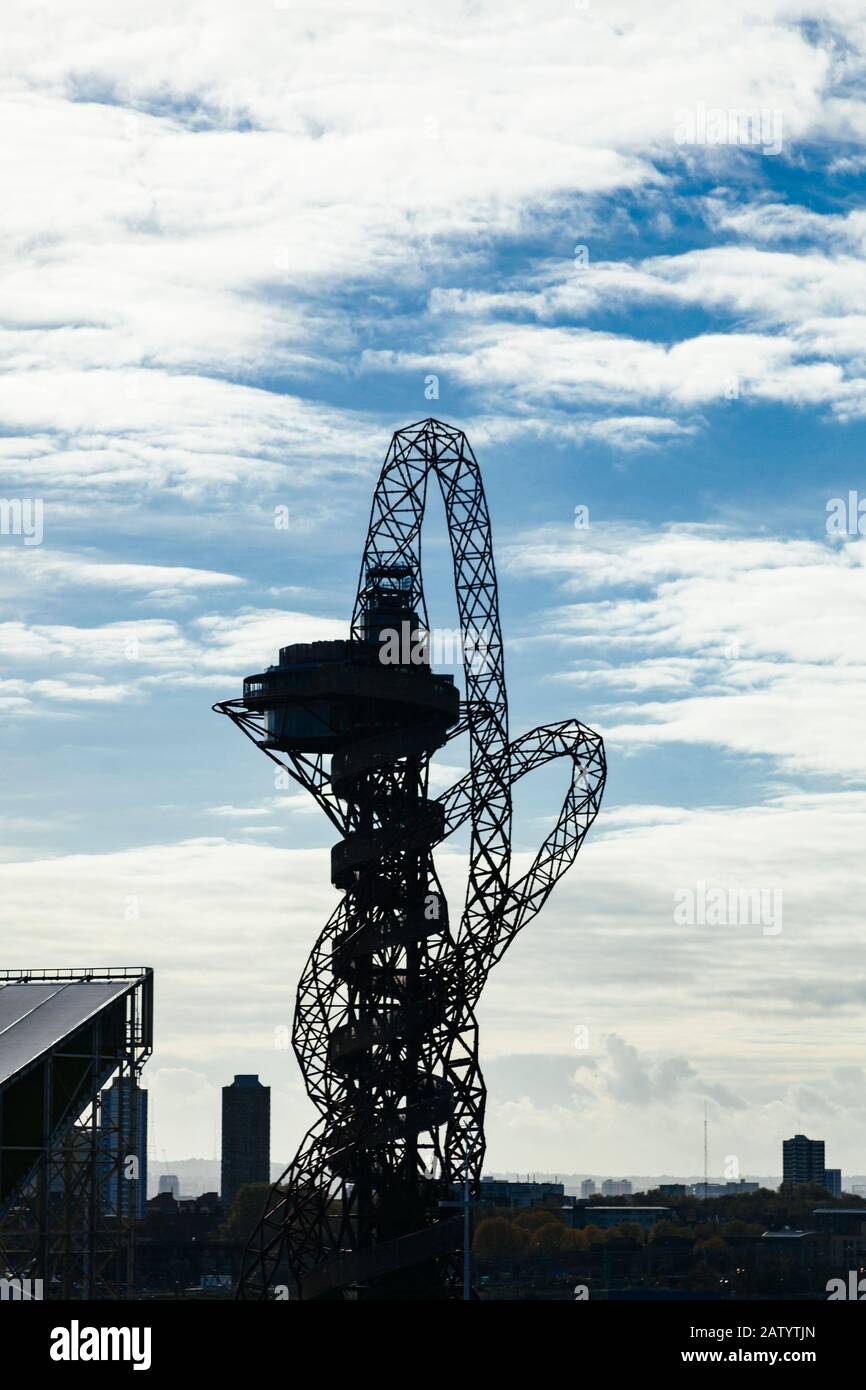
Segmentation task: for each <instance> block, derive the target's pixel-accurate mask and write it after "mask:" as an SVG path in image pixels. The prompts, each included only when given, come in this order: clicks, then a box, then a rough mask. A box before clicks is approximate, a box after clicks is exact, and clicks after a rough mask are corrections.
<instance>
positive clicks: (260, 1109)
mask: <svg viewBox="0 0 866 1390" xmlns="http://www.w3.org/2000/svg"><path fill="white" fill-rule="evenodd" d="M270 1177H271V1088H270V1086H263V1085H262V1083H261V1082H260V1081H259V1078H258V1077H257V1076H248V1075H246V1076H245V1075H241V1076H236V1077H235V1079H234V1081H233V1082H232V1084H231V1086H223V1136H222V1174H221V1180H220V1196H221V1197H222V1200H223V1203H224V1204H225V1206H227V1207H229V1206H231V1203H232V1201H233V1200H234V1196H235V1193H236V1192H237V1190H238V1188H239V1187H243V1186H245V1184H247V1183H253V1182H269V1181H270Z"/></svg>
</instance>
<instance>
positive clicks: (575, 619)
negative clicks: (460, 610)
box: [506, 518, 866, 781]
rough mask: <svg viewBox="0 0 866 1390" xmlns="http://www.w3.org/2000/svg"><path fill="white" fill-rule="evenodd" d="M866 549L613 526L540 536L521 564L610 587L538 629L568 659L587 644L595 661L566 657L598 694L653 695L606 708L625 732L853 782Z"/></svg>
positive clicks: (618, 733) (622, 739)
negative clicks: (566, 536) (566, 539)
mask: <svg viewBox="0 0 866 1390" xmlns="http://www.w3.org/2000/svg"><path fill="white" fill-rule="evenodd" d="M816 520H817V518H816ZM864 555H866V546H864V544H863V543H862V542H861V541H854V542H850V543H847V544H845V545H843V546H841V547H838V548H837V547H834V546H831V545H830V544H829V543H821V542H819V541H805V540H802V541H797V540H782V539H778V538H775V537H749V536H743V535H739V534H736V533H734V532H731V531H727V530H725V529H724V528H713V527H709V526H704V527H682V528H670V529H665V530H663V531H658V532H647V531H644V530H639V529H637V528H635V529H630V528H617V527H612V526H600V527H595V528H593V530H592V531H591V532H586V533H583V532H582V533H579V534H576V535H575V537H574V539H573V540H572V541H571V542H570V543H566V544H563V542H562V540H561V539H560V538H559V537H558V536H557V537H556V538H554V537H553V536H550V535H547V534H546V533H542V534H540V535H537V536H535V537H532V536H527V537H525V538H524V539H523V541H522V542H521V543H520V544H518V545H515V546H513V547H511V548H510V550H509V551H508V553H507V556H506V563H507V564H509V566H510V567H511V568H512V569H514V570H516V571H519V572H521V573H529V574H544V575H547V576H549V577H551V578H554V579H559V580H560V581H561V582H562V583H563V584H564V585H565V586H566V588H568V587H571V588H575V589H580V590H582V591H585V592H590V593H592V592H593V591H595V595H596V596H594V599H593V601H592V602H580V603H577V604H570V605H565V606H564V607H562V608H558V609H556V610H554V611H552V612H551V613H549V614H548V615H547V616H546V618H544V619H543V621H542V622H541V624H540V627H539V626H536V630H535V631H534V632H533V633H532V634H530V636H529V638H528V639H524V640H531V641H533V642H534V643H540V644H541V645H543V646H547V647H549V646H550V644H551V642H556V643H558V644H561V645H560V648H559V650H560V652H561V653H562V655H563V656H564V655H565V654H566V653H567V651H568V646H569V645H570V644H573V645H574V648H575V650H576V652H577V653H578V654H579V657H578V660H577V662H576V663H575V665H574V668H573V670H569V669H568V668H567V667H565V666H564V665H563V664H562V662H561V661H560V663H559V664H560V674H561V676H562V679H564V680H568V681H572V682H573V683H575V684H578V685H580V686H581V687H582V688H587V687H589V688H590V689H592V690H594V691H595V692H596V698H598V692H599V691H600V690H601V691H604V692H605V694H606V696H607V697H609V696H610V695H611V694H613V695H614V696H615V695H616V694H617V693H618V694H619V695H620V696H622V695H623V694H636V695H637V696H639V697H641V698H640V699H639V701H633V702H630V703H623V701H622V699H621V698H620V699H619V700H617V702H616V703H610V704H607V705H606V707H605V708H604V710H603V712H602V715H601V717H599V716H594V717H593V722H594V723H596V724H597V725H598V726H599V728H600V731H601V732H602V733H604V734H605V736H606V737H607V738H608V740H609V741H611V742H614V743H616V744H619V745H621V746H629V747H631V748H634V747H636V746H640V745H644V746H646V745H650V744H656V745H662V744H666V743H693V744H704V745H707V746H715V747H719V748H724V749H728V750H730V751H732V752H735V753H738V754H740V755H743V756H763V757H769V758H771V759H774V760H775V761H776V762H777V764H778V766H779V767H780V768H781V769H784V770H785V771H787V772H789V773H790V772H794V773H809V774H815V773H817V774H823V775H826V776H832V777H834V778H842V779H844V780H846V781H847V780H852V779H853V780H859V779H862V778H863V777H864V776H866V754H864V752H863V745H862V739H861V738H860V736H859V733H858V729H859V726H860V722H861V714H860V711H861V708H862V692H863V684H864V679H866V667H864V664H863V660H862V651H861V645H862V644H861V642H860V637H859V633H860V629H861V626H862V613H863V609H864V604H866V564H864ZM638 586H648V588H649V593H648V594H643V593H642V594H640V595H636V594H635V593H634V590H635V589H636V588H637V587H638ZM599 591H602V592H601V593H599ZM604 591H607V592H604ZM828 616H829V617H831V618H832V621H828ZM599 650H600V651H601V652H602V653H603V655H602V656H601V658H600V657H599V656H598V655H596V653H597V652H598V651H599ZM662 693H665V694H666V695H667V698H665V699H661V698H658V697H659V696H660V695H661V694H662ZM651 695H655V696H656V698H655V699H653V698H648V697H649V696H651Z"/></svg>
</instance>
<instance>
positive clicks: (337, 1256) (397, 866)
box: [214, 419, 605, 1298]
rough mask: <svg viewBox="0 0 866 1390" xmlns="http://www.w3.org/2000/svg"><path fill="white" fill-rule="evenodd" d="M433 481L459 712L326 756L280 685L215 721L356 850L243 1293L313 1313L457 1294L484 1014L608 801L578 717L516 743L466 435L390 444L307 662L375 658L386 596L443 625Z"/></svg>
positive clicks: (377, 715) (485, 527)
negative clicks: (455, 642)
mask: <svg viewBox="0 0 866 1390" xmlns="http://www.w3.org/2000/svg"><path fill="white" fill-rule="evenodd" d="M431 476H433V477H435V479H436V481H437V482H438V484H439V487H440V489H441V492H442V497H443V499H444V503H445V512H446V518H447V525H448V533H449V537H450V542H451V550H452V557H453V565H454V579H455V588H456V596H457V608H458V614H459V621H460V630H461V633H462V639H463V641H464V643H465V650H466V653H467V660H466V662H465V664H464V673H465V685H466V689H465V699H463V700H462V701H461V702H460V705H459V711H458V710H457V709H456V707H455V709H454V711H453V713H452V714H451V715H450V716H447V717H443V716H441V712H440V717H439V719H438V722H437V720H436V719H434V718H432V717H427V718H426V719H425V717H423V713H422V712H421V704H423V701H420V703H419V705H418V707H417V708H415V709H414V712H411V713H407V710H410V709H411V708H412V707H411V700H410V697H409V696H408V695H407V696H405V697H403V696H400V697H399V698H400V699H405V702H404V703H403V704H402V705H400V706H399V707H398V708H399V709H400V710H401V714H400V715H399V716H398V715H394V714H392V713H391V711H392V710H393V709H394V708H397V707H395V706H394V705H389V704H387V703H386V702H385V703H383V702H382V701H381V700H380V701H379V702H378V704H376V705H375V707H374V713H373V715H372V716H370V715H367V716H365V715H364V714H363V709H364V708H365V707H366V706H365V702H364V700H363V699H360V698H359V699H357V700H356V702H355V704H356V707H357V709H358V710H359V711H360V712H359V713H358V714H357V715H356V717H355V723H354V725H353V726H352V728H351V730H350V732H349V733H348V734H346V733H345V728H344V732H343V733H342V736H341V737H339V738H335V741H334V744H333V748H332V750H331V752H330V753H329V750H328V749H320V750H319V751H310V750H309V748H307V749H301V748H298V747H297V746H293V745H292V739H291V738H290V737H287V738H283V739H282V740H281V739H280V738H275V737H274V729H275V728H276V727H277V725H276V724H275V722H274V718H275V717H274V715H273V714H269V713H268V709H271V710H272V709H273V707H274V704H275V703H276V704H279V700H280V698H281V697H280V695H279V694H278V693H277V694H276V695H274V694H273V692H271V698H270V701H268V700H267V699H264V696H263V694H262V692H264V693H265V695H266V694H267V692H268V690H269V688H270V687H269V674H270V673H265V675H264V676H262V677H255V678H252V677H251V678H250V680H249V681H248V682H246V683H245V695H244V699H242V700H230V701H225V702H223V703H221V704H219V705H216V706H215V707H214V708H215V709H217V710H219V711H220V712H222V713H224V714H227V715H228V716H229V717H230V718H231V719H232V720H233V721H234V723H236V724H237V725H238V726H239V727H240V728H241V729H242V730H243V732H244V733H245V734H246V735H247V736H248V737H249V738H251V739H252V740H253V741H254V742H255V743H256V744H257V745H258V746H259V747H262V748H263V749H264V751H265V752H266V753H267V754H268V756H269V757H271V758H272V759H273V760H274V761H275V762H278V763H279V764H280V765H281V766H282V767H283V768H285V769H286V771H287V772H288V773H289V775H290V776H291V777H293V778H294V779H295V780H296V781H298V782H299V783H300V784H301V785H302V786H304V787H305V788H306V789H307V790H308V791H309V792H310V793H311V794H312V795H313V796H314V797H315V799H316V801H317V802H318V804H319V805H320V807H321V808H322V810H323V811H324V812H325V814H326V815H327V816H328V817H329V819H330V820H331V822H332V823H333V824H334V826H335V827H336V828H337V829H338V831H339V833H340V834H341V836H342V837H343V838H342V840H341V841H340V843H339V844H338V845H337V846H335V849H334V852H333V857H332V862H333V865H334V866H335V867H334V869H333V871H332V877H333V878H334V881H335V883H337V884H338V885H339V886H342V887H344V888H345V889H346V892H345V895H344V897H343V898H342V900H341V902H340V904H339V905H338V907H337V908H336V910H335V912H334V913H333V915H332V917H331V919H330V921H329V922H328V924H327V925H326V927H325V929H324V931H323V932H322V934H321V936H320V937H319V939H318V941H317V942H316V944H315V946H314V948H313V951H312V953H311V955H310V957H309V960H308V961H307V964H306V967H305V969H304V971H303V974H302V976H301V981H300V985H299V988H298V995H297V1005H296V1010H295V1022H294V1033H293V1042H294V1047H295V1052H296V1055H297V1058H298V1061H299V1063H300V1066H301V1070H302V1072H303V1076H304V1080H305V1084H306V1087H307V1091H308V1093H309V1095H310V1098H311V1099H312V1101H313V1102H314V1104H315V1105H316V1107H317V1109H318V1110H319V1112H320V1119H319V1120H318V1121H317V1123H316V1124H314V1126H313V1127H312V1128H311V1129H310V1131H309V1132H308V1134H307V1136H306V1138H305V1140H304V1142H303V1144H302V1146H301V1148H300V1150H299V1152H298V1154H297V1156H296V1158H295V1160H294V1162H293V1163H292V1164H291V1165H290V1167H289V1168H288V1169H287V1170H286V1172H285V1173H284V1174H283V1176H282V1177H281V1178H280V1180H279V1181H278V1182H277V1183H276V1184H275V1185H274V1187H273V1189H272V1191H271V1194H270V1197H269V1199H268V1202H267V1204H266V1208H265V1211H264V1214H263V1216H262V1219H261V1222H260V1224H259V1227H258V1229H257V1230H256V1232H255V1234H254V1236H253V1238H252V1240H251V1242H250V1245H249V1248H248V1250H247V1254H246V1259H245V1266H244V1272H243V1275H242V1278H241V1281H240V1285H239V1296H240V1297H242V1298H268V1297H274V1296H275V1290H276V1291H277V1292H276V1296H285V1294H284V1293H283V1289H282V1283H283V1281H285V1285H286V1291H287V1292H288V1294H289V1296H290V1297H301V1298H313V1297H323V1296H325V1297H343V1296H346V1291H347V1290H348V1289H349V1288H350V1287H352V1286H354V1290H355V1291H357V1290H358V1289H359V1288H360V1289H363V1290H365V1291H366V1296H372V1297H382V1298H387V1297H398V1298H411V1297H422V1298H430V1297H437V1296H446V1297H447V1296H451V1295H453V1294H454V1292H455V1290H456V1288H458V1287H459V1278H458V1267H457V1260H456V1253H455V1252H456V1247H457V1246H458V1245H459V1241H460V1235H459V1232H460V1226H461V1223H460V1221H459V1219H456V1220H455V1219H454V1217H453V1216H449V1215H448V1214H447V1212H445V1211H443V1210H441V1209H440V1203H442V1202H443V1201H447V1200H448V1199H449V1198H451V1197H453V1195H454V1189H455V1188H456V1187H457V1186H458V1185H459V1184H460V1183H461V1182H462V1181H463V1180H464V1179H465V1177H466V1176H468V1178H469V1180H470V1186H471V1187H472V1188H473V1189H474V1190H475V1191H476V1192H477V1187H478V1183H479V1180H480V1175H481V1165H482V1161H483V1156H484V1129H483V1122H484V1105H485V1088H484V1082H483V1078H482V1076H481V1071H480V1068H479V1064H478V1030H477V1025H476V1022H475V1013H474V1010H475V1006H476V1004H477V1001H478V997H479V995H480V993H481V990H482V988H483V985H484V982H485V980H486V978H487V975H488V973H489V971H490V969H491V967H492V966H493V965H494V963H495V962H496V961H497V960H499V959H500V958H501V956H502V955H503V954H504V952H505V951H506V949H507V948H508V946H509V944H510V943H511V941H512V940H513V939H514V937H515V936H516V934H517V933H518V932H519V931H520V930H522V928H523V927H524V926H526V925H527V923H528V922H530V921H531V920H532V918H533V917H534V916H535V915H536V913H537V912H538V911H539V910H540V908H541V907H542V906H543V904H544V903H545V902H546V900H547V898H548V897H549V895H550V893H551V891H552V889H553V887H554V885H555V884H556V882H557V880H558V879H559V878H561V876H562V875H563V873H565V871H566V869H568V868H569V866H570V865H571V864H572V863H573V862H574V859H575V857H576V855H577V853H578V851H579V849H580V846H581V844H582V842H583V840H584V837H585V836H586V833H587V831H588V830H589V827H590V825H591V824H592V822H593V820H594V819H595V816H596V814H597V812H598V808H599V803H600V799H601V795H602V790H603V786H604V780H605V758H604V749H603V745H602V741H601V739H600V738H599V737H598V735H597V734H594V733H593V732H592V731H591V730H590V729H587V728H585V727H584V726H583V725H581V724H579V723H578V722H577V721H576V720H564V721H562V722H561V723H558V724H553V725H549V726H545V727H542V728H537V729H534V730H532V731H531V732H530V733H527V734H523V735H522V736H521V737H519V738H518V739H516V740H515V741H513V742H512V741H510V740H509V734H508V706H507V699H506V690H505V677H504V667H503V650H502V634H501V629H500V620H499V609H498V598H497V586H496V573H495V568H494V562H493V548H492V542H491V534H490V522H489V517H488V512H487V504H486V500H485V496H484V489H483V487H482V482H481V476H480V472H479V468H478V464H477V462H476V459H475V456H474V454H473V452H472V450H471V448H470V446H469V443H468V441H467V439H466V437H465V435H464V434H463V433H462V432H461V431H460V430H458V429H455V428H453V427H451V426H449V425H446V424H443V423H442V422H441V421H438V420H432V419H431V420H424V421H421V422H419V423H417V424H414V425H410V426H408V427H407V428H405V429H402V430H399V431H398V432H397V433H396V434H395V435H394V436H393V438H392V441H391V445H390V448H389V450H388V454H387V457H386V460H385V464H384V466H383V469H382V472H381V475H380V478H379V482H378V485H377V487H376V491H375V495H374V499H373V506H372V513H371V517H370V524H369V529H368V533H367V540H366V544H365V547H364V555H363V560H362V564H361V575H360V581H359V585H358V594H357V598H356V601H355V607H354V612H353V617H352V626H351V639H350V642H349V643H347V644H336V643H335V644H324V643H323V644H318V643H317V644H313V647H312V649H311V650H312V651H313V652H315V650H316V649H317V648H322V649H324V647H325V646H332V647H334V648H335V649H336V648H338V647H339V648H342V647H345V648H346V651H347V652H348V659H349V660H354V661H355V662H357V661H359V660H362V658H363V657H364V653H365V652H369V649H370V645H371V643H373V642H375V640H376V639H377V638H381V632H380V631H379V630H378V629H377V628H376V626H375V622H374V617H375V614H376V613H377V612H378V611H379V610H381V609H382V607H383V605H384V606H385V607H387V602H388V600H387V598H385V599H383V585H387V584H388V583H392V584H396V585H398V586H399V587H400V588H401V589H402V591H403V592H402V594H401V596H400V599H399V602H400V604H402V609H401V612H402V613H406V612H408V613H410V614H411V618H412V621H413V622H417V625H418V628H419V629H420V630H421V631H422V632H423V631H426V630H428V628H429V624H428V617H427V608H426V604H425V599H424V591H423V584H422V571H421V523H422V519H423V516H424V510H425V503H426V497H427V486H428V482H429V480H430V478H431ZM371 615H373V616H371ZM292 650H293V649H291V648H289V649H286V651H287V652H289V653H291V652H292ZM305 654H306V653H305ZM470 654H472V659H469V657H470ZM342 655H344V653H343V652H342V651H335V653H334V658H336V657H340V656H342ZM377 655H379V656H381V653H378V654H377ZM282 656H283V654H281V660H282ZM329 659H331V658H329ZM275 669H276V668H271V671H272V672H273V671H274V670H275ZM427 674H429V672H428V673H427ZM380 677H381V666H380V668H379V673H378V674H377V675H376V676H375V677H372V676H371V677H369V678H368V684H367V685H366V686H365V685H363V684H357V685H356V689H357V691H358V692H359V693H360V694H361V695H363V694H364V693H365V692H366V691H367V690H368V689H372V685H370V681H372V682H373V683H374V684H375V685H376V688H377V689H378V688H380V686H381V680H380ZM355 679H356V680H357V679H358V678H355ZM397 679H398V676H397V675H394V680H395V681H396V680H397ZM399 679H401V680H402V681H403V682H404V684H406V683H407V682H408V680H409V677H408V676H407V675H406V674H405V673H404V672H402V671H401V672H400V675H399ZM440 679H441V678H440ZM328 688H329V689H336V684H335V683H334V682H333V680H332V681H331V685H329V686H328ZM395 688H396V687H395ZM407 688H408V685H407ZM283 698H285V697H283ZM425 698H426V699H427V704H428V707H429V705H430V704H431V703H432V697H429V696H427V697H425ZM428 715H429V709H428ZM365 717H366V718H367V721H368V722H367V723H366V724H365V722H364V721H365ZM335 727H336V726H335ZM464 734H465V735H468V741H469V746H470V770H469V772H468V773H467V774H466V776H465V777H463V778H462V779H461V780H460V781H458V782H457V783H455V784H454V786H452V787H451V788H450V789H449V790H448V791H447V792H445V793H444V795H442V796H440V797H439V798H438V799H436V800H432V799H431V798H430V797H429V796H428V765H429V760H430V756H431V754H432V753H433V752H435V751H436V748H437V747H442V746H443V745H445V744H447V743H448V742H450V741H451V740H452V739H454V738H455V737H457V736H459V735H464ZM559 758H564V759H566V760H568V761H570V765H571V779H570V783H569V786H568V790H567V792H566V796H565V800H564V802H563V804H562V808H561V810H560V813H559V816H558V818H557V821H556V824H555V826H554V828H553V829H552V830H551V831H550V833H549V834H548V836H547V838H546V839H545V841H544V843H543V844H542V846H541V848H540V850H539V851H538V854H537V855H536V857H535V859H534V861H533V863H532V865H531V867H530V868H529V870H528V871H527V872H526V873H524V874H523V875H522V876H521V877H520V878H518V879H517V880H516V881H513V880H512V878H511V873H510V869H511V864H510V859H511V792H512V787H513V786H514V784H515V783H516V782H517V781H518V780H519V779H520V778H522V777H524V776H526V775H527V774H528V773H530V772H532V771H533V770H534V769H536V768H538V767H541V766H542V765H543V764H545V763H548V762H550V761H551V760H553V759H559ZM460 827H468V830H469V871H468V884H467V891H466V900H465V904H464V908H463V912H462V915H461V918H460V920H459V922H458V923H456V924H455V925H454V927H453V928H452V927H451V926H450V925H449V921H448V913H447V905H446V902H445V897H444V894H443V892H442V888H441V884H440V883H439V880H438V878H437V876H436V869H435V866H434V862H433V856H432V851H433V849H434V848H435V846H436V845H437V844H440V843H441V842H442V841H444V840H445V839H446V838H447V837H448V836H449V835H451V834H452V833H453V832H454V831H456V830H457V829H458V828H460Z"/></svg>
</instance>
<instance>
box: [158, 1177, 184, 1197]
mask: <svg viewBox="0 0 866 1390" xmlns="http://www.w3.org/2000/svg"><path fill="white" fill-rule="evenodd" d="M159 1190H160V1192H170V1193H171V1195H172V1197H173V1198H174V1200H175V1201H177V1199H178V1197H179V1196H180V1179H179V1178H178V1177H177V1176H176V1175H175V1174H174V1173H160V1175H159Z"/></svg>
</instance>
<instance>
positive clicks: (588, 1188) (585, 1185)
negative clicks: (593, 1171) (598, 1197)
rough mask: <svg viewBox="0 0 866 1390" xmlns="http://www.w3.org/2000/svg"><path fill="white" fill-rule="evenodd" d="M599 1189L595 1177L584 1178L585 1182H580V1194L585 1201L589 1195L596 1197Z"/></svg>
mask: <svg viewBox="0 0 866 1390" xmlns="http://www.w3.org/2000/svg"><path fill="white" fill-rule="evenodd" d="M597 1190H598V1189H597V1188H596V1185H595V1178H584V1180H583V1182H582V1183H581V1184H580V1195H581V1197H582V1198H583V1199H584V1201H585V1200H586V1198H587V1197H594V1196H595V1194H596V1192H597Z"/></svg>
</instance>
